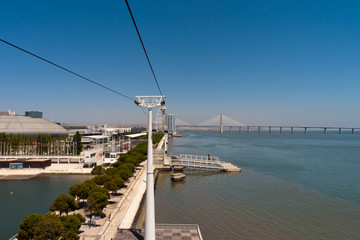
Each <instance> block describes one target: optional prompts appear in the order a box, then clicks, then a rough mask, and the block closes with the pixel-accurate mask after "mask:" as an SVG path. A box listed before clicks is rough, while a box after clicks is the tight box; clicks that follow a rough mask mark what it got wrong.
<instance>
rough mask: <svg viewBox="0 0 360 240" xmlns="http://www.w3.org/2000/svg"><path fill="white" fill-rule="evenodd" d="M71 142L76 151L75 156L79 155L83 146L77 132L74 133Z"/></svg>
mask: <svg viewBox="0 0 360 240" xmlns="http://www.w3.org/2000/svg"><path fill="white" fill-rule="evenodd" d="M73 142H75V143H76V151H77V154H78V155H80V153H81V152H82V150H83V144H82V143H81V134H80V133H79V131H76V133H75V135H74V137H73Z"/></svg>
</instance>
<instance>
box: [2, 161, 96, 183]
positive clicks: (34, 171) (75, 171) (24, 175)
mask: <svg viewBox="0 0 360 240" xmlns="http://www.w3.org/2000/svg"><path fill="white" fill-rule="evenodd" d="M91 170H92V168H83V165H82V164H62V163H60V164H52V165H51V166H49V167H46V168H45V169H42V168H26V169H8V168H2V169H0V180H24V179H31V178H34V177H38V176H42V175H59V174H61V175H90V174H91Z"/></svg>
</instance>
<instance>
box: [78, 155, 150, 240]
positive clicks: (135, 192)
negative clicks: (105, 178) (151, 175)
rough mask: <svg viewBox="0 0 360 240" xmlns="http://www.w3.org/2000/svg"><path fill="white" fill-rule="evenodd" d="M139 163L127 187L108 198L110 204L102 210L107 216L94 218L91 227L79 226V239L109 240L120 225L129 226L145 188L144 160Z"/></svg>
mask: <svg viewBox="0 0 360 240" xmlns="http://www.w3.org/2000/svg"><path fill="white" fill-rule="evenodd" d="M141 165H142V166H143V167H142V168H141V169H140V170H137V171H136V172H135V174H134V177H131V178H130V179H129V184H128V187H127V188H123V189H121V191H120V193H121V196H116V197H112V198H111V199H110V200H109V201H111V204H109V205H108V206H107V207H106V209H105V210H104V211H103V212H104V213H105V215H106V216H107V217H105V218H103V219H99V220H95V221H96V225H95V226H92V227H91V228H90V227H89V226H88V225H87V224H83V225H82V226H81V228H80V232H82V233H81V234H79V236H80V239H81V240H84V239H86V240H98V239H101V240H103V239H104V240H105V239H107V240H110V239H114V237H115V234H116V232H117V229H118V227H119V226H120V225H121V226H129V228H130V226H131V224H132V222H133V220H134V218H135V215H136V212H137V210H138V208H139V205H140V203H141V199H142V196H143V195H144V193H145V190H146V183H145V181H144V180H145V178H146V161H144V162H142V163H141ZM143 185H145V187H144V186H143Z"/></svg>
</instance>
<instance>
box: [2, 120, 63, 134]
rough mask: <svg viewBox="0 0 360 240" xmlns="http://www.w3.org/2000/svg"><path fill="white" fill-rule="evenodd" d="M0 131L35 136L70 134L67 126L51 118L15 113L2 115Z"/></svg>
mask: <svg viewBox="0 0 360 240" xmlns="http://www.w3.org/2000/svg"><path fill="white" fill-rule="evenodd" d="M0 133H6V134H10V133H12V134H20V135H27V136H33V137H37V136H38V135H39V134H47V135H51V136H52V137H56V138H58V137H64V136H68V131H67V130H66V129H65V128H63V127H62V126H60V125H58V124H56V123H53V122H50V121H49V120H46V119H43V118H32V117H27V116H14V115H12V116H10V115H7V116H6V115H5V116H1V115H0Z"/></svg>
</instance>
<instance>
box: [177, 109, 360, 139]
mask: <svg viewBox="0 0 360 240" xmlns="http://www.w3.org/2000/svg"><path fill="white" fill-rule="evenodd" d="M180 122H181V123H184V121H181V120H180ZM178 127H179V128H183V129H194V130H217V131H220V133H223V132H224V131H228V132H230V133H232V132H238V133H243V132H244V133H251V132H257V133H262V132H266V133H269V134H270V133H272V132H274V131H276V132H279V133H280V134H281V133H283V132H284V131H288V132H290V133H291V134H293V133H294V132H295V131H299V130H300V131H301V132H303V133H305V134H307V133H308V131H309V130H320V131H322V132H323V133H324V134H326V133H327V132H328V130H332V131H334V130H335V131H337V132H338V133H339V134H341V133H343V131H344V130H345V131H347V132H350V133H351V134H354V133H356V132H359V131H358V130H360V128H359V127H336V126H300V125H293V126H291V125H246V124H243V123H241V122H239V121H236V120H234V119H232V118H230V117H227V116H225V115H222V114H219V115H217V116H215V117H213V118H210V119H208V120H206V121H203V122H201V123H199V124H197V125H190V124H179V125H178Z"/></svg>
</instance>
